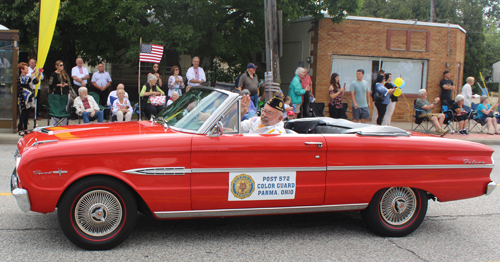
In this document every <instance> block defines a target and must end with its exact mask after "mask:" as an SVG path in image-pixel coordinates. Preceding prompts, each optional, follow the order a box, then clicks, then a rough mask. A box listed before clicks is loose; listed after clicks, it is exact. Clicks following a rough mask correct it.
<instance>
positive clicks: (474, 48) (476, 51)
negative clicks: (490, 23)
mask: <svg viewBox="0 0 500 262" xmlns="http://www.w3.org/2000/svg"><path fill="white" fill-rule="evenodd" d="M461 10H462V13H461V14H462V16H461V24H462V26H463V27H464V28H465V30H467V36H466V38H465V61H464V79H463V80H464V83H465V79H466V78H467V77H469V76H473V77H476V79H477V78H478V77H479V72H482V71H484V69H485V68H486V66H487V65H486V52H485V48H484V42H485V37H484V23H483V10H484V5H483V4H481V3H478V1H477V0H463V2H462V9H461Z"/></svg>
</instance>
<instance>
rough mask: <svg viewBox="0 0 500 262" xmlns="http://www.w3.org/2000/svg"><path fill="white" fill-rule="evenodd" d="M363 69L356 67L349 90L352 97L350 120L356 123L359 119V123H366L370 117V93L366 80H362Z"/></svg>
mask: <svg viewBox="0 0 500 262" xmlns="http://www.w3.org/2000/svg"><path fill="white" fill-rule="evenodd" d="M364 75H365V70H363V69H358V70H357V71H356V80H354V81H352V83H351V86H350V88H349V90H350V91H351V99H352V118H353V119H352V121H353V122H354V123H357V122H358V121H359V119H361V123H366V121H367V120H368V119H369V118H370V109H369V108H370V107H371V103H372V101H371V95H370V87H369V85H368V82H366V81H365V80H363V76H364Z"/></svg>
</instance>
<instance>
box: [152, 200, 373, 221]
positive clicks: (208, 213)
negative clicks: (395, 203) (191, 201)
mask: <svg viewBox="0 0 500 262" xmlns="http://www.w3.org/2000/svg"><path fill="white" fill-rule="evenodd" d="M367 206H368V203H359V204H346V205H324V206H298V207H269V208H240V209H214V210H186V211H164V212H155V215H156V216H157V217H158V218H195V217H224V216H246V215H270V214H296V213H316V212H330V211H349V210H361V209H365V208H366V207H367Z"/></svg>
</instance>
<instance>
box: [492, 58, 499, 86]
mask: <svg viewBox="0 0 500 262" xmlns="http://www.w3.org/2000/svg"><path fill="white" fill-rule="evenodd" d="M492 67H493V70H492V71H491V76H492V79H491V80H492V82H495V83H498V82H500V61H496V62H495V63H493V65H492Z"/></svg>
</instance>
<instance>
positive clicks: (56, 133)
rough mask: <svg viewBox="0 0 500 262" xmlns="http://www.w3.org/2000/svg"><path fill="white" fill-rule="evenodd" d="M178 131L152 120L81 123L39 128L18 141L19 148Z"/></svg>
mask: <svg viewBox="0 0 500 262" xmlns="http://www.w3.org/2000/svg"><path fill="white" fill-rule="evenodd" d="M169 132H176V131H173V130H172V129H166V128H165V127H163V126H161V125H159V124H157V123H152V122H151V121H130V122H114V123H97V124H81V125H69V126H56V127H42V128H37V129H36V130H35V131H34V132H32V133H31V134H29V135H26V136H24V137H23V138H21V139H20V140H19V142H18V146H19V148H22V147H24V146H26V145H33V143H35V142H36V143H47V142H51V141H54V142H55V141H60V142H61V141H64V140H78V139H89V138H93V137H100V138H102V137H110V138H111V137H113V136H125V135H138V134H154V133H169Z"/></svg>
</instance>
